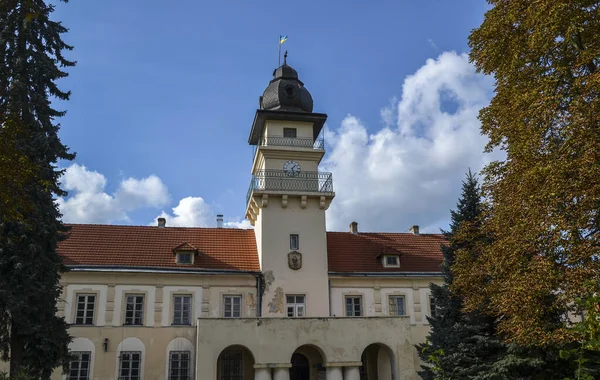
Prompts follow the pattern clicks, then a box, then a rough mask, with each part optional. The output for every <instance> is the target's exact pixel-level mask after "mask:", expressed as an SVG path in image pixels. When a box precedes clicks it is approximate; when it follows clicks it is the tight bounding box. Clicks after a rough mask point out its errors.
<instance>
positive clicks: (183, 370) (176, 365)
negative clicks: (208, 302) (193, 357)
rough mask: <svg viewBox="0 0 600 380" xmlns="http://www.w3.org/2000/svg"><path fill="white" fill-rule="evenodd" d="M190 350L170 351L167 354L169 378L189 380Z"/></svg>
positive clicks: (171, 379) (170, 379)
mask: <svg viewBox="0 0 600 380" xmlns="http://www.w3.org/2000/svg"><path fill="white" fill-rule="evenodd" d="M189 378H190V352H189V351H171V354H170V356H169V380H189Z"/></svg>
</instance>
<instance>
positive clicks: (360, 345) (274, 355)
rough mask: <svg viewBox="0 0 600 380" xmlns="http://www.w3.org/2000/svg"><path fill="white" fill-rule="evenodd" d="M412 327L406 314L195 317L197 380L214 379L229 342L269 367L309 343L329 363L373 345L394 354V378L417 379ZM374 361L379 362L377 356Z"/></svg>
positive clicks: (353, 357) (354, 358)
mask: <svg viewBox="0 0 600 380" xmlns="http://www.w3.org/2000/svg"><path fill="white" fill-rule="evenodd" d="M410 329H411V327H410V321H409V320H408V318H406V317H380V318H297V319H283V318H261V319H236V320H231V319H202V320H199V321H198V336H197V357H196V360H197V366H196V368H197V378H198V379H212V378H214V377H215V376H216V373H217V360H218V357H219V355H220V354H221V352H222V351H223V350H225V349H226V348H228V347H230V346H233V345H237V346H243V347H245V348H246V349H248V351H249V352H250V353H251V354H252V357H253V358H254V364H255V365H258V366H260V365H267V366H271V367H275V366H278V365H289V363H290V360H291V357H292V355H293V354H294V352H295V351H296V350H297V349H298V348H299V347H302V346H307V345H308V346H310V347H313V348H315V349H316V350H318V352H319V353H320V354H321V356H322V357H323V363H322V364H323V366H325V367H327V366H337V365H345V364H348V363H360V361H361V355H362V353H363V351H364V350H365V349H366V348H367V347H368V346H370V345H371V344H374V343H377V344H379V345H380V346H381V347H384V348H386V349H389V351H390V352H391V353H392V358H391V361H390V363H393V364H391V365H393V367H390V368H389V370H390V371H394V372H395V373H396V375H397V376H396V379H403V380H404V379H417V378H418V377H417V374H416V369H417V368H418V361H417V362H415V360H414V358H415V355H416V354H415V349H414V347H413V342H412V336H411V333H410ZM375 360H376V363H380V362H382V359H381V358H380V357H378V356H376V357H375ZM353 365H356V364H353ZM380 371H381V372H382V373H385V369H380Z"/></svg>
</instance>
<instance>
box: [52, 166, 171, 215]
mask: <svg viewBox="0 0 600 380" xmlns="http://www.w3.org/2000/svg"><path fill="white" fill-rule="evenodd" d="M61 183H62V187H63V188H64V189H65V190H67V191H69V192H70V193H71V195H70V196H69V197H67V198H62V197H59V198H58V199H57V204H58V207H59V208H60V211H61V213H62V214H63V221H64V222H66V223H111V222H115V221H129V220H130V219H129V216H128V212H130V211H133V210H135V209H138V208H141V207H160V206H163V205H165V204H167V203H168V202H169V199H170V198H169V192H168V190H167V187H166V186H165V185H164V184H163V182H162V181H161V180H160V178H158V177H157V176H155V175H151V176H149V177H146V178H142V179H135V178H127V179H125V180H123V181H122V182H121V183H120V185H119V187H118V189H117V191H115V192H114V193H113V194H108V193H106V192H105V187H106V177H104V175H102V174H101V173H98V172H96V171H92V170H88V169H87V168H86V167H85V166H83V165H79V164H72V165H71V166H69V167H68V168H67V169H66V170H65V173H64V174H63V176H62V177H61Z"/></svg>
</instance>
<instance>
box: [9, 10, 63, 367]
mask: <svg viewBox="0 0 600 380" xmlns="http://www.w3.org/2000/svg"><path fill="white" fill-rule="evenodd" d="M53 10H54V8H53V6H52V5H50V4H47V3H46V2H45V1H43V0H23V1H21V0H8V1H1V2H0V61H1V62H2V65H0V115H4V116H3V117H4V118H3V119H2V120H0V127H1V130H0V133H1V134H2V137H7V139H6V140H3V142H2V144H3V146H2V147H6V148H7V149H8V153H6V152H3V153H2V154H0V164H2V167H10V166H11V165H12V166H13V169H16V170H14V171H13V172H4V173H3V174H2V180H3V182H4V181H6V187H7V188H8V189H15V188H18V189H19V191H18V192H17V191H15V192H13V191H9V192H3V193H2V192H0V196H1V199H0V205H11V207H12V209H11V210H8V209H7V208H3V209H2V210H0V211H1V212H0V354H1V356H2V359H3V360H10V365H11V368H10V369H11V373H12V376H13V377H15V376H17V373H20V372H22V371H26V373H27V374H29V375H31V376H32V377H34V378H36V379H48V378H49V377H50V375H51V373H52V371H53V369H54V368H56V367H57V366H60V365H64V364H66V363H67V362H68V359H69V356H68V344H69V341H70V336H69V335H68V333H67V325H66V323H65V321H64V319H63V318H59V317H57V316H56V312H57V308H56V302H57V300H58V298H59V296H60V293H61V287H60V285H59V279H60V272H61V271H63V270H65V267H64V266H63V263H62V258H61V257H60V255H58V253H57V252H56V247H57V245H58V242H59V241H60V240H62V239H64V238H66V234H65V232H66V231H67V229H66V228H65V226H63V225H62V223H61V222H60V213H59V211H58V209H57V206H56V204H55V203H54V196H56V195H64V192H63V191H62V190H61V189H60V187H59V183H58V178H59V176H60V174H61V172H60V171H59V170H57V169H56V164H57V162H58V160H61V159H63V160H70V159H73V157H74V155H73V154H71V153H69V151H68V148H67V147H66V146H64V145H63V144H62V143H61V142H60V139H59V138H58V130H59V124H57V123H56V122H55V119H56V118H58V117H60V116H62V115H64V111H58V110H55V109H54V108H52V106H51V98H58V99H61V100H68V98H69V95H70V94H69V92H63V91H61V90H60V89H59V88H58V87H57V85H56V81H58V80H59V79H61V78H64V77H66V76H67V73H66V72H64V71H63V70H62V68H63V67H69V66H73V65H74V62H71V61H69V60H67V59H66V58H65V57H64V56H63V52H64V51H65V50H70V49H71V47H70V46H68V45H67V44H65V43H64V42H63V41H62V39H61V34H63V33H65V32H66V28H64V27H63V26H62V25H61V24H60V23H59V22H56V21H53V20H51V19H50V14H51V13H52V12H53ZM0 169H1V168H0ZM21 174H24V176H23V177H22V176H21ZM3 184H4V183H3Z"/></svg>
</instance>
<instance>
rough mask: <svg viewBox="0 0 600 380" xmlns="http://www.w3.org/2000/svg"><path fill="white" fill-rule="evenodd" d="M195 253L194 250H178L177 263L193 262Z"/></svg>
mask: <svg viewBox="0 0 600 380" xmlns="http://www.w3.org/2000/svg"><path fill="white" fill-rule="evenodd" d="M193 263H194V254H193V253H192V252H178V253H177V264H193Z"/></svg>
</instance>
